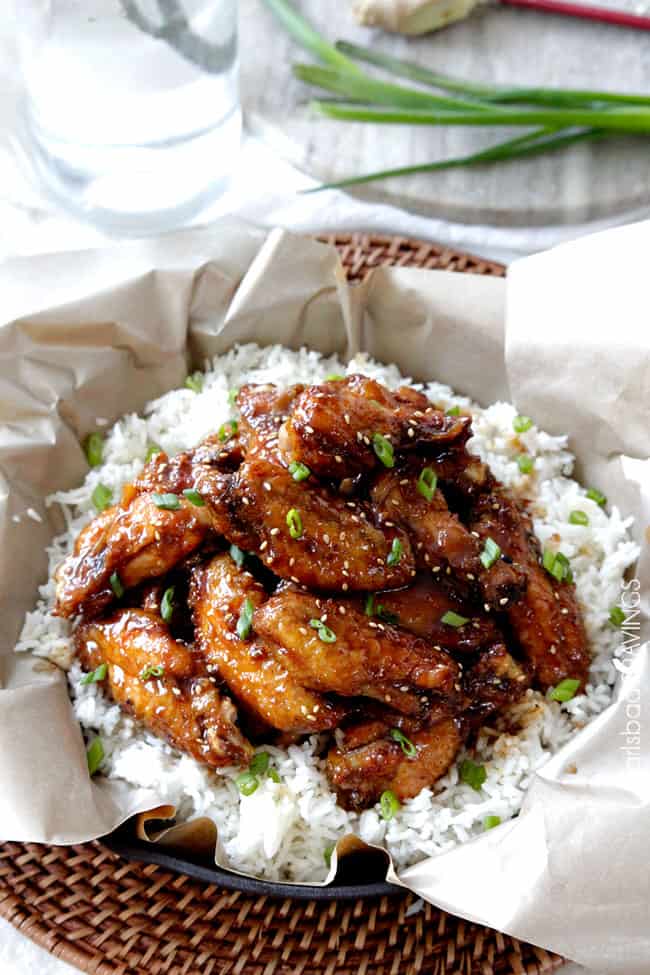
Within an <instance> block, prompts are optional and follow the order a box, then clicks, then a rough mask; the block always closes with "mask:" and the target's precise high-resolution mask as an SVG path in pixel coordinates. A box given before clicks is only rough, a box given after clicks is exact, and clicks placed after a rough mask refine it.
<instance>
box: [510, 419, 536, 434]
mask: <svg viewBox="0 0 650 975" xmlns="http://www.w3.org/2000/svg"><path fill="white" fill-rule="evenodd" d="M532 425H533V421H532V420H531V418H530V417H529V416H516V417H515V418H514V420H513V421H512V429H513V430H514V431H515V433H526V430H530V428H531V427H532Z"/></svg>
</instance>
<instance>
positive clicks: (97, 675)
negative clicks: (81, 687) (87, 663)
mask: <svg viewBox="0 0 650 975" xmlns="http://www.w3.org/2000/svg"><path fill="white" fill-rule="evenodd" d="M107 672H108V667H107V666H106V664H100V665H99V667H95V669H94V670H91V671H90V673H89V674H85V675H84V677H82V678H81V680H80V681H79V683H80V684H97V682H98V681H100V680H104V678H105V677H106V674H107Z"/></svg>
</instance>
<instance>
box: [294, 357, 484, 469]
mask: <svg viewBox="0 0 650 975" xmlns="http://www.w3.org/2000/svg"><path fill="white" fill-rule="evenodd" d="M470 426H471V419H470V418H469V417H467V416H453V417H451V416H446V415H445V413H443V412H442V411H441V410H437V409H435V408H434V407H433V406H432V405H431V403H430V402H429V400H428V399H427V397H426V396H425V395H424V394H423V393H419V392H417V391H416V390H414V389H410V388H409V387H407V386H402V387H401V388H400V389H398V390H396V391H395V392H391V391H390V390H388V389H387V388H386V387H385V386H382V385H381V383H378V382H376V381H375V380H374V379H369V378H368V377H367V376H348V377H347V378H346V379H340V380H336V381H330V382H325V383H322V384H321V385H318V386H308V387H307V388H306V389H305V390H303V391H302V392H301V393H300V394H299V395H298V396H297V397H296V398H295V401H294V403H293V405H292V407H291V412H290V415H289V418H288V419H287V421H286V423H285V424H284V426H283V428H282V430H281V432H280V447H281V449H282V451H283V453H284V455H285V457H286V458H287V462H288V461H289V460H298V461H301V462H302V463H303V464H306V465H307V467H308V468H309V469H310V470H311V471H313V473H314V474H317V475H319V476H321V477H334V478H343V477H349V476H352V475H354V474H359V473H362V472H367V471H372V470H374V469H375V468H376V467H377V466H378V465H380V461H379V460H378V457H377V454H376V453H375V449H374V444H375V440H374V439H373V438H375V436H376V435H377V434H380V435H381V436H382V437H384V438H385V439H387V440H389V441H390V443H391V445H392V447H393V449H394V450H395V451H413V450H417V449H419V450H427V449H429V450H430V449H434V450H435V449H442V448H444V447H445V446H446V445H448V444H451V443H464V442H465V440H466V439H467V437H468V436H469V431H470Z"/></svg>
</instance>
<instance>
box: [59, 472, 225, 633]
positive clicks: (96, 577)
mask: <svg viewBox="0 0 650 975" xmlns="http://www.w3.org/2000/svg"><path fill="white" fill-rule="evenodd" d="M127 496H128V495H127ZM130 497H131V500H130V501H127V502H122V503H121V504H119V505H115V506H114V507H112V508H109V509H108V510H107V511H104V512H102V514H100V515H98V516H97V517H96V518H94V519H93V520H92V521H91V522H90V524H89V525H87V526H86V527H85V528H84V529H83V531H82V532H81V533H80V534H79V537H78V538H77V541H76V543H75V547H74V551H73V553H72V554H71V555H69V556H68V557H67V558H66V559H65V560H64V561H63V562H62V563H61V565H60V566H59V568H58V569H57V572H56V596H57V604H56V611H57V613H58V614H59V615H60V616H73V615H74V614H75V613H78V612H80V611H83V612H84V613H85V615H87V616H90V615H96V614H97V613H98V612H100V611H101V610H103V609H104V608H105V607H106V606H107V605H108V604H109V603H111V602H112V600H113V599H114V598H115V589H116V585H115V583H116V580H117V582H118V585H120V586H122V587H123V588H124V589H129V588H131V587H133V586H137V585H138V584H139V583H141V582H143V581H144V580H146V579H151V578H155V577H158V576H162V575H164V574H165V573H166V572H168V571H169V570H170V569H171V568H173V567H174V566H175V565H176V564H177V563H178V562H180V561H181V560H182V559H184V558H185V557H186V556H187V555H189V554H190V552H192V551H194V550H195V549H196V548H198V546H199V545H200V544H201V542H203V540H204V539H205V537H206V535H207V534H208V532H209V531H210V527H211V525H210V517H209V515H208V512H207V508H202V507H197V506H195V505H193V504H191V503H190V502H189V501H187V500H186V499H185V498H183V497H181V498H179V499H178V507H177V508H176V509H175V510H168V509H166V508H161V507H160V506H159V505H158V504H157V503H156V498H155V496H154V494H148V493H144V494H136V495H135V496H133V492H132V491H131V492H130ZM114 574H115V575H114ZM111 577H113V585H112V586H111Z"/></svg>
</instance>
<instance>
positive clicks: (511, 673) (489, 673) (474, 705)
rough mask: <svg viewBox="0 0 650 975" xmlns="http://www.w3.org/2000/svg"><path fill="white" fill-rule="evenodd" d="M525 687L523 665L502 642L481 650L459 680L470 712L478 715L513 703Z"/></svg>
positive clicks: (527, 684) (526, 679)
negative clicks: (466, 697)
mask: <svg viewBox="0 0 650 975" xmlns="http://www.w3.org/2000/svg"><path fill="white" fill-rule="evenodd" d="M529 687H530V673H529V671H528V669H527V667H525V666H524V665H522V664H521V663H519V661H517V660H515V659H514V657H512V655H511V654H510V653H508V650H507V649H506V647H505V645H504V644H503V643H497V644H495V645H494V646H493V647H490V649H489V650H486V651H484V652H483V653H481V654H480V656H479V657H478V659H477V660H476V662H475V663H474V664H473V665H472V666H471V667H469V668H468V669H467V670H466V671H465V675H464V679H463V690H464V691H465V693H466V694H467V696H468V698H469V701H470V705H469V711H470V714H472V713H474V714H478V715H480V716H481V717H484V716H485V715H487V714H489V713H490V712H492V711H498V710H501V709H502V708H505V707H507V706H508V705H510V704H514V703H515V701H518V700H519V698H520V697H522V696H523V694H524V693H525V692H526V690H527V689H528V688H529Z"/></svg>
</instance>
